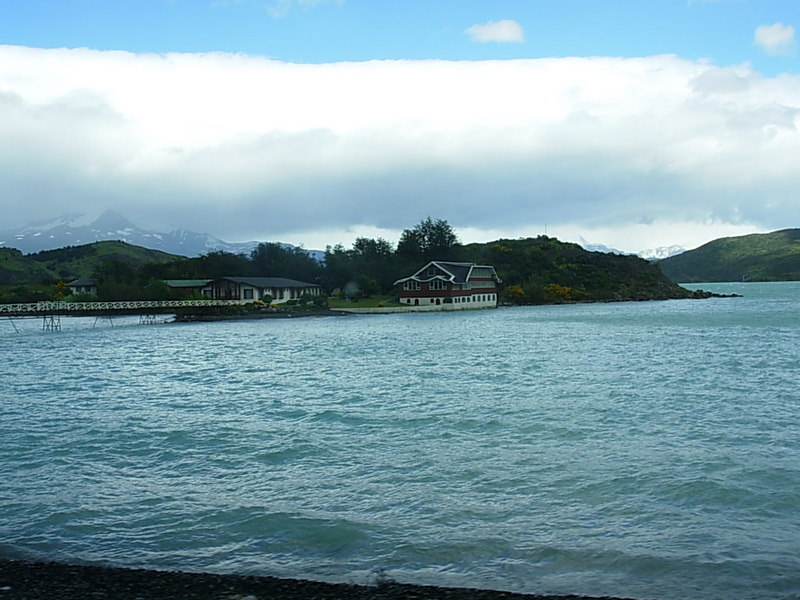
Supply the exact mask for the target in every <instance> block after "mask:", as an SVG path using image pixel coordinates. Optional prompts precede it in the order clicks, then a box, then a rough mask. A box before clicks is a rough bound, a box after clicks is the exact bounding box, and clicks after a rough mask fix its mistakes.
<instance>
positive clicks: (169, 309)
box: [0, 300, 241, 331]
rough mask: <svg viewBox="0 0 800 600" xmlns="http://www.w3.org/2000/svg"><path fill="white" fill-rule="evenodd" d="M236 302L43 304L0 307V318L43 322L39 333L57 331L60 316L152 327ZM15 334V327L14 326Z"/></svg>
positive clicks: (235, 301)
mask: <svg viewBox="0 0 800 600" xmlns="http://www.w3.org/2000/svg"><path fill="white" fill-rule="evenodd" d="M238 304H241V302H239V301H238V300H125V301H120V302H61V301H46V302H36V303H31V304H0V317H7V318H8V319H9V320H10V321H11V322H12V324H13V322H14V321H13V320H14V319H15V318H30V317H36V318H41V319H42V331H60V330H61V317H62V316H65V315H66V316H75V317H98V318H99V317H113V316H115V315H139V322H140V323H142V324H152V323H155V322H156V319H155V316H156V315H159V314H171V313H174V312H176V310H184V311H185V310H186V309H192V308H201V307H208V306H233V305H238ZM14 329H15V330H16V326H14Z"/></svg>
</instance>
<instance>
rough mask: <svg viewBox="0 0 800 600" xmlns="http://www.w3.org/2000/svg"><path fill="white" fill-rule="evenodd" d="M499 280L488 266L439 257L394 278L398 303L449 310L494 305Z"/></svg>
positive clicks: (492, 268)
mask: <svg viewBox="0 0 800 600" xmlns="http://www.w3.org/2000/svg"><path fill="white" fill-rule="evenodd" d="M499 283H502V282H501V281H500V278H499V277H498V276H497V272H496V271H495V270H494V267H492V266H489V265H476V264H475V263H466V262H448V261H443V260H432V261H431V262H429V263H428V264H427V265H425V266H424V267H422V268H421V269H420V270H419V271H417V272H416V273H414V274H413V275H411V276H409V277H404V278H403V279H398V280H397V281H395V282H394V284H395V286H397V294H398V296H399V298H400V302H401V303H402V304H408V305H411V306H421V307H427V306H429V307H435V306H441V307H442V308H443V309H449V310H460V309H470V308H494V307H496V306H497V285H498V284H499Z"/></svg>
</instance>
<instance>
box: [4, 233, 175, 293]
mask: <svg viewBox="0 0 800 600" xmlns="http://www.w3.org/2000/svg"><path fill="white" fill-rule="evenodd" d="M183 258H184V257H182V256H175V255H174V254H167V253H166V252H161V251H159V250H150V249H149V248H141V247H139V246H133V245H131V244H127V243H125V242H95V243H92V244H85V245H82V246H68V247H66V248H59V249H57V250H45V251H43V252H37V253H35V254H27V255H23V254H22V252H20V251H19V250H17V249H15V248H0V284H7V285H8V284H21V283H28V284H29V283H47V282H55V281H58V280H63V281H70V280H72V279H75V278H78V277H91V276H92V275H93V274H94V273H95V272H96V269H97V267H99V266H100V265H102V264H104V263H108V262H119V263H123V264H125V265H127V266H129V267H132V268H137V267H140V266H142V265H144V264H148V263H166V262H172V261H175V260H182V259H183Z"/></svg>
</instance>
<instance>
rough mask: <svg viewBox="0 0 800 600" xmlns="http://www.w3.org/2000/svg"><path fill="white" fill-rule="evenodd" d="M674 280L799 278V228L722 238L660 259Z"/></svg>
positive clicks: (795, 279) (790, 279) (775, 279)
mask: <svg viewBox="0 0 800 600" xmlns="http://www.w3.org/2000/svg"><path fill="white" fill-rule="evenodd" d="M659 264H660V265H661V269H662V270H663V271H664V273H665V274H666V275H667V276H668V277H669V278H670V279H671V280H672V281H679V282H684V283H691V282H705V281H798V280H800V229H783V230H781V231H775V232H773V233H763V234H752V235H743V236H738V237H729V238H721V239H718V240H714V241H713V242H709V243H708V244H705V245H703V246H700V247H699V248H696V249H695V250H689V251H688V252H684V253H683V254H678V255H677V256H671V257H670V258H666V259H664V260H662V261H660V262H659Z"/></svg>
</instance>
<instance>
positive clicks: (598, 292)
mask: <svg viewBox="0 0 800 600" xmlns="http://www.w3.org/2000/svg"><path fill="white" fill-rule="evenodd" d="M457 258H458V259H459V260H468V261H475V262H478V263H482V264H490V265H494V267H495V269H496V270H497V273H498V275H499V276H500V278H501V279H502V280H503V287H504V293H503V298H504V299H505V300H507V301H510V302H517V303H520V304H548V303H553V302H613V301H622V300H666V299H673V298H689V297H692V296H696V295H697V294H693V293H692V292H690V291H689V290H686V289H684V288H682V287H680V286H678V285H677V284H675V283H673V282H672V281H670V280H669V279H668V278H667V277H666V276H664V274H663V273H662V272H661V269H659V267H658V265H655V264H653V263H651V262H648V261H646V260H644V259H641V258H638V257H635V256H624V255H620V254H607V253H604V252H589V251H587V250H584V249H583V248H582V247H580V246H579V245H578V244H572V243H567V242H561V241H559V240H557V239H555V238H550V237H547V236H539V237H537V238H526V239H516V240H507V239H501V240H497V241H494V242H490V243H488V244H469V245H466V246H461V247H460V248H458V256H457Z"/></svg>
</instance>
